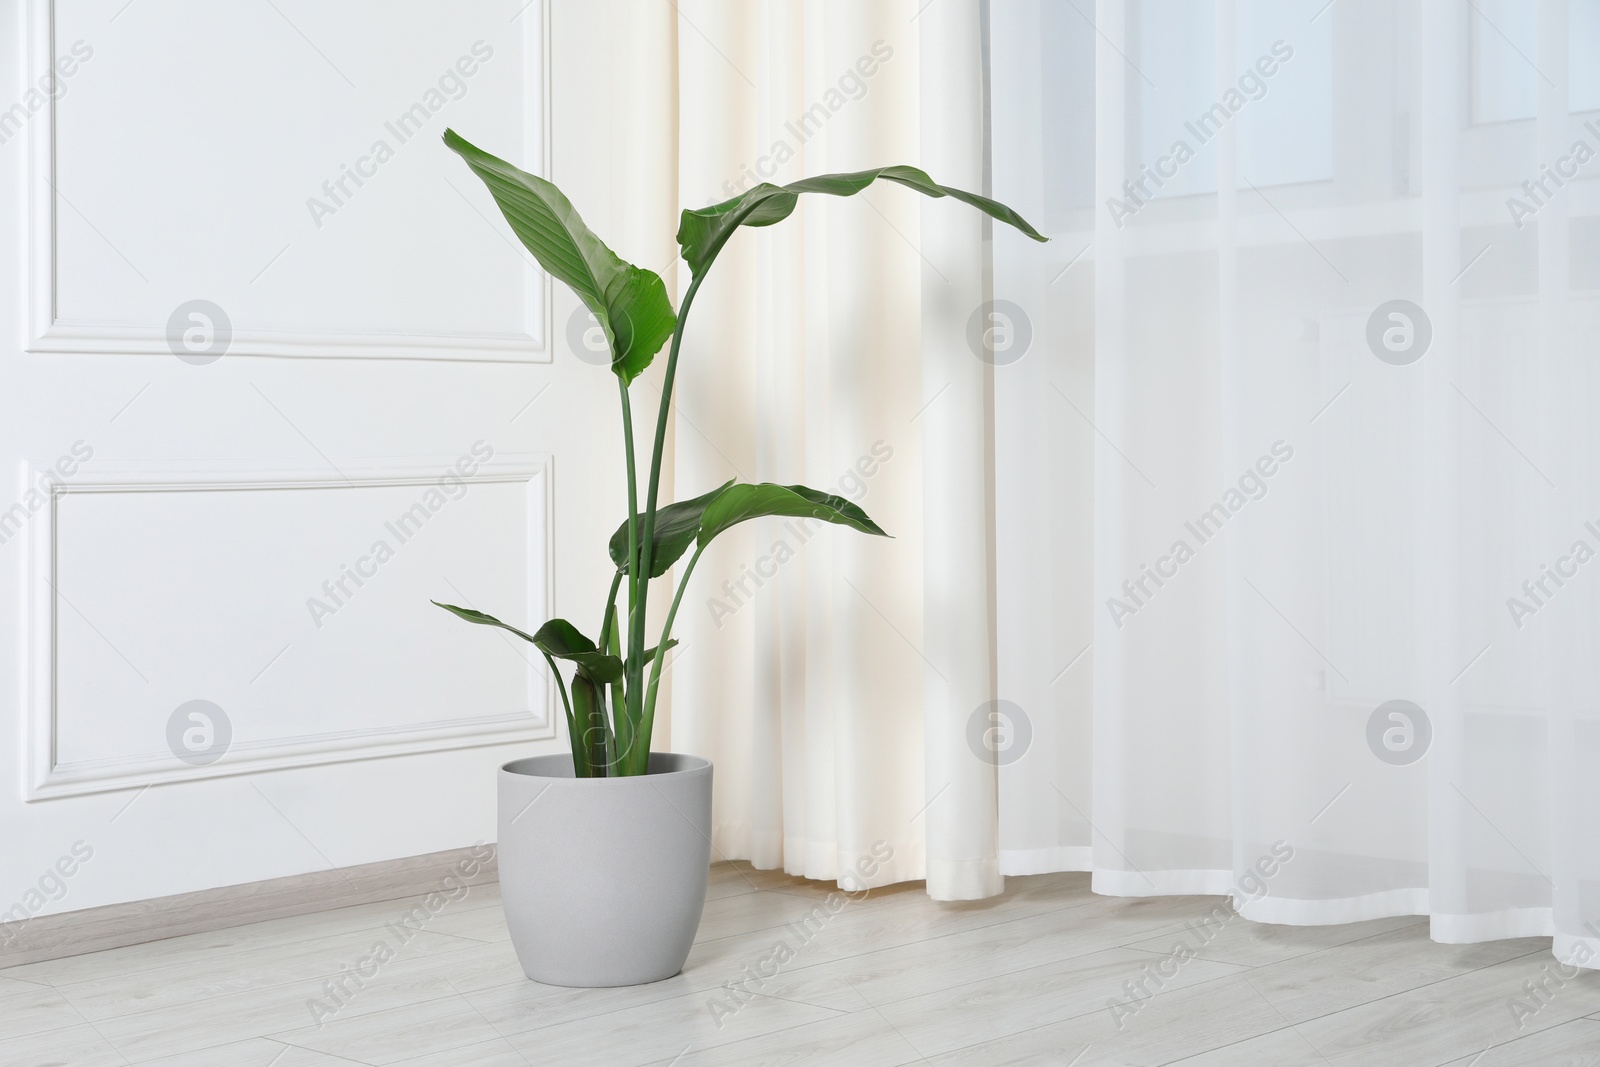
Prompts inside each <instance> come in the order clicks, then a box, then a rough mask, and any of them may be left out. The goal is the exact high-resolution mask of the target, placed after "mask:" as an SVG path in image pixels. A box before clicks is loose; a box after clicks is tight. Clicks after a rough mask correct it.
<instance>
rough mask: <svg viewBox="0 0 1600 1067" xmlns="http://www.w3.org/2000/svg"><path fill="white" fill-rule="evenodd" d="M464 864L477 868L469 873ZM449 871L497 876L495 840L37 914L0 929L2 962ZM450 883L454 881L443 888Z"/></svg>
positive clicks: (251, 918) (200, 928)
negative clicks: (482, 843)
mask: <svg viewBox="0 0 1600 1067" xmlns="http://www.w3.org/2000/svg"><path fill="white" fill-rule="evenodd" d="M485 849H487V850H488V851H489V853H490V855H489V858H488V859H484V858H483V854H484V851H485ZM463 861H468V862H466V863H463ZM466 870H475V871H476V873H475V874H472V875H468V874H466V873H464V872H465V871H466ZM451 875H454V876H455V877H456V878H459V879H460V880H461V882H463V883H465V884H467V885H484V884H487V883H492V882H498V881H499V880H500V868H499V864H498V857H497V856H496V855H494V846H493V845H487V846H484V845H479V846H475V847H472V848H457V849H450V850H449V851H446V852H432V853H429V854H428V855H425V856H407V857H405V858H404V859H397V860H384V861H383V862H381V863H365V864H362V865H361V866H359V867H342V868H335V869H334V870H330V871H316V872H314V873H311V874H297V875H292V876H290V877H288V878H270V879H268V880H266V881H264V882H247V883H245V884H244V885H230V886H224V887H222V888H220V889H203V890H200V891H199V892H196V893H180V894H178V895H177V896H171V897H157V898H156V899H154V900H138V901H133V902H132V903H128V904H108V905H106V906H105V907H101V908H85V909H83V910H82V911H69V912H64V913H62V914H60V915H39V916H36V917H34V918H31V919H26V920H24V921H23V922H21V923H20V924H18V925H16V926H12V927H10V928H6V927H0V968H5V967H15V966H20V965H21V964H24V963H38V962H39V961H40V960H53V959H59V958H61V957H63V956H78V955H82V954H83V953H85V952H100V951H103V950H104V949H109V948H122V947H123V946H125V945H138V944H143V943H144V942H146V941H160V940H162V939H164V938H168V937H178V936H180V935H182V934H198V933H205V932H207V931H210V930H223V929H227V928H228V927H231V926H244V925H245V924H247V923H256V922H263V921H265V920H267V919H281V918H285V917H287V916H290V915H305V914H307V913H309V912H314V911H329V910H332V909H334V908H347V907H350V906H352V905H356V904H374V903H377V902H379V901H383V900H398V899H401V898H403V897H413V896H422V895H423V894H426V893H431V892H433V891H435V890H438V889H439V888H440V887H441V884H442V883H443V882H444V880H445V878H447V877H449V876H451ZM455 885H456V883H455V882H451V884H450V886H449V887H446V888H447V889H448V888H453V887H454V886H455Z"/></svg>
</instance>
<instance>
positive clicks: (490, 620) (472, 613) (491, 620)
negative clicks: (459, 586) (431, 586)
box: [429, 600, 538, 644]
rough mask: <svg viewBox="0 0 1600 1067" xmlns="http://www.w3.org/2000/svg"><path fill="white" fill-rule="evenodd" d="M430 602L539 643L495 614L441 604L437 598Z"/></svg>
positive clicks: (484, 624)
mask: <svg viewBox="0 0 1600 1067" xmlns="http://www.w3.org/2000/svg"><path fill="white" fill-rule="evenodd" d="M429 603H430V604H432V605H434V606H435V607H439V608H443V609H444V610H446V611H448V612H450V613H451V614H452V615H457V616H459V617H461V618H463V619H466V620H467V621H468V622H475V623H477V624H478V625H479V626H498V627H500V629H502V630H510V631H511V632H512V633H514V634H516V635H517V636H518V637H520V638H522V639H523V640H524V641H532V642H533V643H534V644H538V642H537V641H534V639H533V638H532V637H531V636H529V635H528V634H525V633H523V632H522V631H521V630H519V629H517V628H516V627H515V626H512V625H511V624H509V623H504V622H501V621H500V620H499V619H497V618H495V617H494V616H493V615H485V614H484V613H483V612H481V611H478V610H476V609H474V608H458V607H456V606H455V605H454V604H441V603H439V602H438V601H437V600H431V601H429Z"/></svg>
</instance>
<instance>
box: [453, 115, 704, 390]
mask: <svg viewBox="0 0 1600 1067" xmlns="http://www.w3.org/2000/svg"><path fill="white" fill-rule="evenodd" d="M444 143H445V144H446V145H447V146H448V147H449V148H450V149H451V150H452V151H453V152H455V153H456V154H457V155H459V156H460V157H461V158H462V159H464V160H466V163H467V166H469V167H471V168H472V171H473V173H474V174H476V175H477V176H478V177H479V178H482V179H483V184H484V185H486V186H488V187H489V192H490V193H491V194H492V195H493V196H494V200H495V203H496V204H498V205H500V211H501V213H502V214H504V215H505V217H506V221H507V222H509V223H510V224H511V229H512V230H513V231H514V232H515V233H516V235H517V237H518V238H519V239H521V241H522V243H523V244H524V245H526V246H527V248H528V251H530V252H532V253H533V256H534V258H535V259H537V260H538V261H539V265H540V266H541V267H543V268H544V269H545V270H547V271H549V272H550V275H551V276H552V277H554V278H557V279H559V280H560V281H563V282H565V283H566V284H567V285H568V286H570V287H571V289H572V291H573V292H575V293H577V294H578V299H580V300H582V301H583V302H584V304H585V305H586V306H587V307H588V309H589V310H590V311H591V312H593V313H594V317H595V319H596V320H598V321H599V323H600V328H601V330H603V331H604V332H605V335H606V343H607V344H608V345H609V346H610V348H611V369H612V370H613V371H614V372H615V373H616V374H617V376H618V377H620V378H621V379H622V380H623V382H624V383H629V382H632V381H633V380H634V379H635V378H637V377H638V376H639V375H640V374H641V373H643V371H644V369H645V368H646V367H648V366H649V365H650V361H651V359H653V358H654V357H655V354H656V352H658V351H660V349H661V345H662V344H663V343H664V342H665V341H666V339H667V338H668V337H670V336H672V329H673V326H674V325H675V324H676V323H677V315H676V314H675V313H674V312H673V310H672V302H671V301H670V300H668V299H667V287H666V286H665V285H664V284H663V283H662V281H661V278H660V276H658V275H657V274H656V273H655V272H654V271H648V270H645V269H644V268H643V267H636V266H634V265H633V264H631V263H627V262H624V261H623V260H622V259H620V258H618V256H617V254H616V253H615V252H613V251H611V249H609V248H607V247H606V245H605V243H604V242H603V241H601V240H600V238H598V237H596V236H595V235H594V233H593V232H591V231H590V229H589V227H588V226H585V225H584V222H583V219H582V218H580V217H579V215H578V212H577V209H576V208H574V207H573V206H572V203H571V201H569V200H568V199H567V198H566V197H565V196H563V195H562V193H561V190H560V189H557V188H556V187H555V186H554V185H552V184H551V183H550V182H547V181H545V180H544V179H543V178H541V177H539V176H538V175H535V174H529V173H528V172H527V171H525V170H519V169H518V168H516V167H514V166H512V165H511V164H510V163H507V162H506V161H505V160H503V159H500V158H499V157H497V156H492V155H490V154H489V153H488V152H485V151H483V150H482V149H481V148H478V147H477V146H476V145H473V144H470V143H469V142H467V141H466V140H465V139H464V138H462V137H461V135H460V134H458V133H456V132H455V131H454V130H445V131H444Z"/></svg>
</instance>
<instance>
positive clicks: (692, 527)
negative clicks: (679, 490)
mask: <svg viewBox="0 0 1600 1067" xmlns="http://www.w3.org/2000/svg"><path fill="white" fill-rule="evenodd" d="M732 484H733V479H731V478H730V479H729V480H728V481H726V482H723V483H722V484H721V485H720V486H718V487H717V488H715V489H713V490H711V492H709V493H701V494H700V495H699V496H697V497H695V498H694V499H693V500H680V501H678V502H677V503H676V504H668V505H667V506H666V507H664V508H660V509H658V510H657V511H656V529H655V534H654V536H653V537H651V541H652V542H654V544H655V548H654V550H653V551H652V554H651V556H650V577H652V578H659V577H661V576H662V575H663V574H665V573H667V568H669V567H671V566H672V565H673V564H674V563H676V562H677V561H678V559H679V557H681V556H682V555H683V553H684V551H685V550H687V549H688V547H689V546H690V545H692V544H694V537H695V534H697V533H699V532H700V516H701V515H702V514H704V512H705V510H706V505H707V504H709V503H711V502H712V501H713V500H715V499H716V498H717V494H718V493H720V492H722V491H723V490H724V489H726V488H728V486H730V485H732ZM641 525H642V522H641ZM611 562H613V563H615V564H616V565H617V568H618V569H619V570H621V571H623V572H624V573H626V572H627V570H628V521H627V520H626V519H624V520H623V521H622V525H621V526H618V527H617V532H616V533H614V534H612V535H611Z"/></svg>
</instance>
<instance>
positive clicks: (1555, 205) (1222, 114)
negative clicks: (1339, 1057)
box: [991, 0, 1600, 966]
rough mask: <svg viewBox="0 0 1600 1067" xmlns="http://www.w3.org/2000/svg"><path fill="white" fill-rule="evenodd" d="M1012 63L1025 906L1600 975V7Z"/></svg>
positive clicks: (1355, 24) (1013, 21) (1091, 46)
mask: <svg viewBox="0 0 1600 1067" xmlns="http://www.w3.org/2000/svg"><path fill="white" fill-rule="evenodd" d="M992 32H993V51H992V57H991V58H992V71H993V115H994V123H995V126H994V149H993V153H994V155H993V159H994V191H995V195H996V196H998V197H999V198H1001V199H1003V200H1006V201H1007V202H1010V203H1012V204H1014V205H1015V206H1017V207H1018V208H1019V209H1020V210H1021V211H1022V212H1023V213H1024V214H1026V215H1028V216H1030V217H1037V218H1039V219H1042V220H1043V222H1044V225H1045V228H1046V229H1047V230H1048V231H1049V232H1050V233H1051V235H1052V237H1053V238H1054V240H1053V241H1052V243H1051V244H1049V245H1046V246H1042V247H1040V246H1035V245H1030V244H1028V243H1027V242H1024V241H1020V240H1017V239H1015V238H1014V237H1013V236H1012V235H1010V234H1008V233H1004V232H999V231H997V232H996V234H995V245H994V247H995V280H994V290H995V296H996V298H997V299H998V300H1000V301H1009V304H1007V303H1001V304H1000V305H998V307H999V308H1000V310H1002V311H1004V312H1005V313H1006V314H1008V315H1010V316H1011V319H1012V320H1014V321H1013V323H1012V330H1013V333H1014V335H1015V336H1016V337H1017V338H1018V341H1019V344H1018V346H1017V347H1018V350H1019V351H1018V352H1016V353H1014V354H1013V359H1014V360H1015V361H1014V362H1010V363H1006V364H1005V365H1002V366H999V367H997V368H996V371H995V387H994V391H995V445H994V448H995V492H996V498H997V505H996V521H995V527H996V533H995V537H996V546H997V549H996V561H997V571H996V574H997V581H996V597H997V604H998V607H997V620H996V626H997V647H998V681H997V685H998V693H999V696H1000V697H1001V698H1002V700H1004V701H1009V702H1011V703H1010V704H1009V705H1002V707H1003V708H1007V709H1008V715H1007V720H1008V724H1009V727H1010V732H1009V734H1008V735H1007V736H1006V737H1004V738H1003V739H1002V744H1001V745H1000V746H999V751H998V753H997V762H998V763H999V764H1000V767H999V779H1000V842H999V846H1000V852H999V855H1000V861H1001V865H1002V869H1003V871H1004V872H1006V873H1029V872H1035V871H1046V870H1061V869H1080V870H1083V869H1087V870H1092V871H1093V872H1094V875H1093V883H1094V887H1095V889H1096V890H1097V891H1100V892H1106V893H1116V894H1131V895H1137V894H1157V893H1189V892H1204V893H1224V892H1228V893H1233V894H1234V895H1235V897H1236V899H1237V900H1238V901H1239V902H1240V909H1241V911H1242V914H1244V915H1245V916H1246V917H1249V918H1254V919H1259V920H1263V921H1269V922H1286V923H1306V924H1313V923H1333V922H1343V921H1350V920H1357V919H1367V918H1373V917H1378V916H1386V915H1397V914H1411V913H1415V914H1425V915H1428V916H1429V917H1430V918H1431V929H1432V936H1433V937H1434V939H1435V940H1439V941H1447V942H1460V941H1475V940H1485V939H1490V938H1500V937H1513V936H1529V935H1553V936H1554V951H1555V953H1556V955H1557V956H1558V957H1560V958H1561V959H1562V960H1564V961H1568V962H1573V963H1579V964H1588V965H1590V966H1594V965H1596V964H1595V961H1596V960H1597V959H1600V938H1597V937H1596V936H1595V935H1596V932H1597V931H1600V894H1597V891H1596V890H1597V883H1596V878H1597V877H1600V869H1597V868H1600V818H1597V816H1600V776H1597V775H1595V774H1594V773H1593V768H1594V766H1595V760H1596V757H1597V756H1600V719H1597V711H1600V677H1597V674H1600V670H1597V664H1600V655H1597V652H1600V648H1597V645H1596V638H1597V625H1596V620H1597V615H1596V612H1597V610H1600V556H1597V553H1600V492H1597V490H1600V465H1597V463H1596V456H1597V451H1596V449H1597V445H1600V441H1597V430H1596V420H1595V418H1594V417H1593V412H1594V410H1595V407H1596V401H1597V400H1600V376H1597V372H1596V369H1595V362H1596V360H1595V357H1596V354H1597V353H1596V349H1597V343H1596V336H1597V328H1600V302H1597V301H1596V299H1595V288H1596V286H1597V285H1600V253H1597V251H1596V244H1595V241H1594V238H1595V236H1596V233H1597V217H1596V216H1597V214H1600V183H1597V182H1596V180H1595V179H1596V176H1597V175H1600V158H1597V156H1600V110H1596V109H1600V73H1597V71H1596V68H1595V66H1594V63H1593V56H1594V55H1595V53H1596V49H1597V48H1600V13H1597V11H1596V5H1594V4H1592V3H1587V2H1578V0H1574V2H1573V3H1571V4H1570V6H1569V4H1568V3H1567V0H1537V2H1526V3H1524V2H1516V3H1513V2H1504V3H1493V2H1483V0H1480V2H1478V3H1476V4H1465V3H1458V2H1456V0H1394V2H1389V0H1337V2H1334V3H1331V4H1330V3H1327V0H1304V2H1300V0H1216V2H1215V3H1195V2H1190V0H1097V2H1095V3H1092V4H1091V3H1090V2H1089V0H1067V2H1062V3H1054V2H1051V3H1041V2H1037V0H1014V2H1013V0H1008V2H1007V3H1004V4H996V5H995V9H994V12H993V24H992ZM1023 341H1025V342H1026V343H1025V346H1024V345H1023V344H1022V343H1021V342H1023ZM1019 355H1020V358H1017V357H1018V356H1019Z"/></svg>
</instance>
